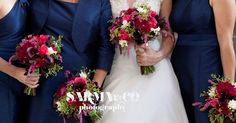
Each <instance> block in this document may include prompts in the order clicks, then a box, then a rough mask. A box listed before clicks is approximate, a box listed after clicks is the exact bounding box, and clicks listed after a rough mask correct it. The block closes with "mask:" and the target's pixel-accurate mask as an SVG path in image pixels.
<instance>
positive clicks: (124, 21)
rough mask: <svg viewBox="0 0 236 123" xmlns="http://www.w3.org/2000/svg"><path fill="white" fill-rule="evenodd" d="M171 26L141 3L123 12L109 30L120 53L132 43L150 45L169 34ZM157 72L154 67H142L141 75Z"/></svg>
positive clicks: (113, 21) (112, 22)
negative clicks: (151, 42) (155, 39)
mask: <svg viewBox="0 0 236 123" xmlns="http://www.w3.org/2000/svg"><path fill="white" fill-rule="evenodd" d="M168 30H169V26H168V23H167V21H166V20H165V18H163V17H160V16H159V15H158V13H157V12H155V11H153V10H151V7H150V6H148V5H147V4H145V3H139V4H137V5H136V7H134V8H129V9H128V10H123V11H121V13H120V16H118V17H116V18H115V19H114V20H112V21H111V26H110V28H109V31H110V37H111V39H110V40H111V41H112V43H114V44H117V45H118V46H119V48H120V52H121V54H122V52H123V51H124V50H126V51H127V50H128V52H129V49H130V45H129V44H130V43H135V44H137V45H141V44H148V41H151V40H152V39H154V38H157V37H158V36H161V35H162V34H163V33H165V34H166V33H167V31H168ZM154 71H155V67H154V66H145V67H144V66H141V74H142V75H148V74H150V73H153V72H154Z"/></svg>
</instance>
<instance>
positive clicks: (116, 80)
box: [98, 0, 188, 123]
mask: <svg viewBox="0 0 236 123" xmlns="http://www.w3.org/2000/svg"><path fill="white" fill-rule="evenodd" d="M140 1H141V0H137V1H136V2H140ZM143 1H145V2H147V3H148V4H149V5H150V6H151V7H152V10H155V11H156V12H158V13H159V11H160V6H161V1H158V0H143ZM110 2H111V6H112V12H113V16H114V17H116V16H118V15H119V13H120V11H121V10H125V9H127V8H128V7H129V5H128V2H127V0H110ZM160 45H161V41H160V40H157V39H156V40H155V41H151V42H150V45H149V46H150V47H152V48H153V49H155V50H158V49H159V48H160ZM155 68H156V71H155V73H153V74H151V75H148V76H142V75H141V74H140V66H139V65H138V64H137V62H136V53H135V49H134V47H132V48H131V50H130V54H129V55H120V51H119V49H118V48H116V54H115V58H114V63H113V66H112V70H111V73H110V75H109V76H108V77H107V79H106V81H105V83H104V86H103V87H104V90H103V91H104V92H110V93H111V94H112V96H113V100H112V101H111V100H109V99H105V100H104V101H101V104H100V106H114V107H115V106H123V110H116V111H113V110H107V109H106V110H104V111H103V115H102V119H101V120H99V121H98V123H188V119H187V116H186V112H185V109H184V105H183V102H182V97H181V94H180V89H179V85H178V81H177V78H176V76H175V73H174V71H173V69H172V65H171V63H170V59H169V58H165V59H163V60H162V61H160V62H159V63H158V64H156V65H155ZM132 94H133V97H134V98H128V99H125V98H124V97H125V95H126V97H132V96H131V95H132ZM127 95H128V96H127ZM117 98H118V99H117Z"/></svg>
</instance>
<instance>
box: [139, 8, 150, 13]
mask: <svg viewBox="0 0 236 123" xmlns="http://www.w3.org/2000/svg"><path fill="white" fill-rule="evenodd" d="M137 10H138V12H140V13H147V12H148V11H147V9H144V8H142V7H138V8H137Z"/></svg>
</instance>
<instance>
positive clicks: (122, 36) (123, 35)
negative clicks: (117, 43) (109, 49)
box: [119, 29, 130, 41]
mask: <svg viewBox="0 0 236 123" xmlns="http://www.w3.org/2000/svg"><path fill="white" fill-rule="evenodd" d="M119 39H120V40H127V41H128V40H130V37H129V33H128V32H126V31H125V30H124V29H121V30H120V36H119Z"/></svg>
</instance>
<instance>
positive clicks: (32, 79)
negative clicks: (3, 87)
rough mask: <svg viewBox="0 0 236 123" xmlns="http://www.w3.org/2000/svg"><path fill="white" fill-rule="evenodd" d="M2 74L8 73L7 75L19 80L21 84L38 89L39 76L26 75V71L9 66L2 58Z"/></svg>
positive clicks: (0, 61)
mask: <svg viewBox="0 0 236 123" xmlns="http://www.w3.org/2000/svg"><path fill="white" fill-rule="evenodd" d="M0 72H3V73H6V74H7V75H9V76H11V77H13V78H15V79H17V80H18V81H19V82H21V83H23V84H25V85H27V86H29V87H31V88H36V87H38V85H39V84H38V81H39V75H37V74H34V73H33V74H30V75H25V73H26V70H25V69H24V68H19V67H16V66H14V65H11V64H9V63H8V62H7V61H5V60H4V59H2V58H1V57H0Z"/></svg>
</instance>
